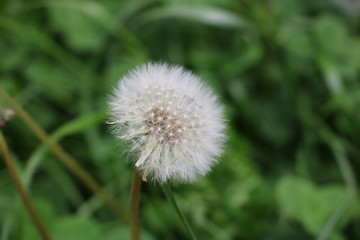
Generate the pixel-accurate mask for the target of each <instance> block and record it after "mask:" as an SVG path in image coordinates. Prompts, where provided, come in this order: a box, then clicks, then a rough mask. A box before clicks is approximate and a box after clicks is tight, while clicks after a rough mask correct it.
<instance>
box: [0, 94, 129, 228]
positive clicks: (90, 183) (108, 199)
mask: <svg viewBox="0 0 360 240" xmlns="http://www.w3.org/2000/svg"><path fill="white" fill-rule="evenodd" d="M0 96H1V97H2V98H3V99H4V100H5V101H6V102H7V103H8V104H9V105H10V106H11V108H12V109H13V110H14V111H15V112H16V113H17V114H18V116H19V117H20V118H22V120H23V121H24V122H25V124H26V125H27V126H28V127H29V128H30V129H31V130H32V131H33V133H34V134H35V135H36V136H37V137H38V138H39V139H40V140H41V141H42V142H43V143H44V144H46V145H47V146H48V147H49V148H50V149H51V150H52V151H53V152H54V153H55V155H56V156H57V157H58V158H59V159H60V160H61V162H62V163H63V164H65V165H66V166H67V167H68V168H69V169H70V170H71V171H73V172H74V173H75V174H76V175H77V177H78V178H79V179H80V180H81V181H82V182H83V183H85V185H86V186H87V187H88V188H89V189H90V190H91V191H93V192H94V193H95V194H97V195H98V196H99V197H100V198H101V199H102V200H103V201H104V202H105V203H106V204H107V205H108V206H109V207H110V208H111V209H113V210H114V211H115V213H116V214H117V215H118V216H120V217H122V218H124V219H125V220H126V221H127V220H128V215H127V213H126V211H125V209H123V207H122V206H121V205H120V204H119V203H118V202H117V201H116V200H115V199H114V198H113V197H112V196H111V195H110V194H109V193H108V192H106V191H105V190H104V189H102V188H101V186H100V185H99V183H97V181H96V180H95V179H94V178H93V177H92V176H91V175H90V174H89V173H88V172H87V171H86V170H85V169H83V168H82V167H81V166H80V165H79V164H78V163H77V162H76V160H75V159H74V158H72V157H71V156H70V155H69V154H68V153H67V152H66V151H65V150H64V149H63V148H62V147H61V146H60V145H59V144H57V143H56V142H55V141H54V140H52V139H51V138H50V137H49V135H48V134H47V133H46V132H45V131H44V130H43V129H42V128H41V127H40V126H39V125H38V124H37V123H36V122H35V121H34V120H33V119H32V118H31V117H30V116H29V115H28V114H27V113H26V112H25V110H24V109H23V108H22V107H21V106H20V105H18V104H17V103H16V102H15V100H13V99H12V97H10V96H9V95H8V94H7V93H6V92H5V91H4V90H3V89H2V88H0Z"/></svg>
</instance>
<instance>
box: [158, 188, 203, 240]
mask: <svg viewBox="0 0 360 240" xmlns="http://www.w3.org/2000/svg"><path fill="white" fill-rule="evenodd" d="M162 190H163V192H164V193H165V196H166V198H167V199H168V200H169V202H170V203H171V205H172V206H173V207H174V208H175V211H176V213H177V215H178V216H179V218H180V220H181V222H182V224H183V225H184V227H185V229H186V231H187V232H188V233H189V235H190V237H191V239H193V240H196V239H197V238H196V236H195V234H194V232H193V230H192V229H191V227H190V225H189V223H188V221H187V219H186V217H185V215H184V213H183V212H182V210H181V209H180V207H179V205H178V204H177V202H176V200H175V198H174V195H173V193H172V190H171V187H170V186H169V185H167V184H165V185H163V186H162Z"/></svg>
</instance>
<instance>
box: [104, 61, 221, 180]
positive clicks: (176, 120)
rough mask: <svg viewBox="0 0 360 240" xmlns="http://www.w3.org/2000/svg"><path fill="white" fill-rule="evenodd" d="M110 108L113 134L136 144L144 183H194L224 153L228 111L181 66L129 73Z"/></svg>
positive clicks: (146, 67)
mask: <svg viewBox="0 0 360 240" xmlns="http://www.w3.org/2000/svg"><path fill="white" fill-rule="evenodd" d="M109 106H110V122H109V123H110V124H111V126H112V132H113V133H114V134H115V135H116V136H118V137H119V138H121V139H123V140H128V141H131V144H132V147H131V149H130V150H131V151H134V152H136V154H138V156H137V158H136V163H135V166H136V167H137V168H138V170H139V171H140V172H141V173H142V176H143V180H145V181H146V180H147V179H151V180H154V181H157V182H159V183H165V182H167V181H169V180H174V181H176V182H191V181H193V180H194V179H195V178H196V175H198V174H201V175H205V174H206V173H208V172H209V171H210V169H211V166H212V165H214V163H216V162H217V158H218V157H219V156H220V155H221V154H222V147H223V145H224V141H225V139H226V137H225V133H224V131H225V123H224V118H223V108H222V107H221V106H220V105H219V104H218V102H217V98H216V97H215V96H214V94H213V92H212V90H211V89H210V88H209V87H207V86H206V85H205V84H204V83H203V82H202V81H201V80H200V79H199V78H198V77H197V76H195V75H193V74H192V73H191V72H189V71H186V70H184V69H183V68H182V67H179V66H169V65H167V64H161V63H155V64H152V63H148V64H146V65H142V66H140V67H138V68H136V69H135V70H133V71H130V72H129V74H128V75H126V76H124V77H123V78H122V79H120V81H119V84H118V86H117V87H116V88H115V90H114V93H113V95H112V96H111V100H110V102H109Z"/></svg>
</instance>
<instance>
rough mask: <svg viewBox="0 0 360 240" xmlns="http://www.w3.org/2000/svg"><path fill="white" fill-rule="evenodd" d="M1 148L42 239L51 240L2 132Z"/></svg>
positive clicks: (0, 132) (0, 137)
mask: <svg viewBox="0 0 360 240" xmlns="http://www.w3.org/2000/svg"><path fill="white" fill-rule="evenodd" d="M0 146H1V150H2V153H3V155H4V159H5V163H6V166H7V167H8V169H9V172H10V174H11V178H12V180H13V181H14V183H15V186H16V189H17V190H18V192H19V194H20V196H21V200H22V201H23V203H24V205H25V207H26V209H27V210H28V212H29V215H30V217H31V219H32V220H33V222H34V224H35V226H36V228H37V229H38V231H39V233H40V235H41V236H42V238H43V239H45V240H50V239H51V238H50V235H49V233H48V232H47V230H46V228H45V226H44V225H43V223H42V222H41V220H40V217H39V215H38V214H37V213H36V211H35V208H34V207H33V204H32V202H31V200H30V198H29V195H28V194H27V193H26V191H25V188H24V186H23V185H22V183H21V180H20V178H19V175H18V174H17V172H16V168H15V165H14V163H13V161H12V159H11V156H10V152H9V148H8V146H7V144H6V141H5V139H4V136H3V134H2V131H0Z"/></svg>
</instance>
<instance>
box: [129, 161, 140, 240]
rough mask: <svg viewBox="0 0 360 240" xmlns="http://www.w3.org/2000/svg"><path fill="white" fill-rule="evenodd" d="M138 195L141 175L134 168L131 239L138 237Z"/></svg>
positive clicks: (137, 238) (134, 239)
mask: <svg viewBox="0 0 360 240" xmlns="http://www.w3.org/2000/svg"><path fill="white" fill-rule="evenodd" d="M140 195H141V177H140V175H139V172H138V170H137V168H136V167H135V168H134V174H133V179H132V186H131V200H130V222H131V239H132V240H139V239H140V218H139V215H140Z"/></svg>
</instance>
